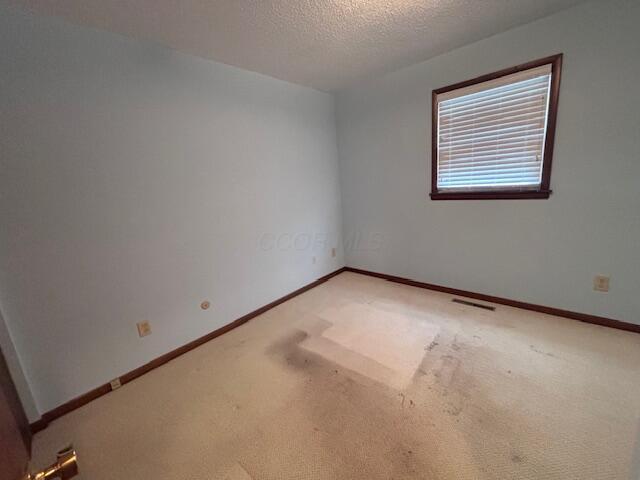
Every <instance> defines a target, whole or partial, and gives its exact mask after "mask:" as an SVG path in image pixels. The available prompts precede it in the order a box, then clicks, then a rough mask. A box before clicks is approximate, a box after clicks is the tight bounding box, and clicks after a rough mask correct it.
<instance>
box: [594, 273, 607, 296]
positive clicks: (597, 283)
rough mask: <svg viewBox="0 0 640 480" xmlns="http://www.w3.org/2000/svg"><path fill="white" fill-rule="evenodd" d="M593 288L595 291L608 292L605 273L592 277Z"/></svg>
mask: <svg viewBox="0 0 640 480" xmlns="http://www.w3.org/2000/svg"><path fill="white" fill-rule="evenodd" d="M593 289H594V290H595V291H596V292H608V291H609V277H608V276H607V275H596V276H595V277H593Z"/></svg>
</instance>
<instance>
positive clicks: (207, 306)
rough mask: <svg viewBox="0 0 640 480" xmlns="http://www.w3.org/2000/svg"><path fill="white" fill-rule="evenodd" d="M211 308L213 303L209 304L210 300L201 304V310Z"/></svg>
mask: <svg viewBox="0 0 640 480" xmlns="http://www.w3.org/2000/svg"><path fill="white" fill-rule="evenodd" d="M209 307H211V302H209V300H205V301H204V302H202V303H201V304H200V308H201V309H202V310H209Z"/></svg>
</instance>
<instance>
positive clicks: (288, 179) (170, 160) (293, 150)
mask: <svg viewBox="0 0 640 480" xmlns="http://www.w3.org/2000/svg"><path fill="white" fill-rule="evenodd" d="M0 45H2V47H1V48H0V71H1V72H2V74H1V75H0V125H1V129H2V134H1V135H0V225H1V226H2V228H1V229H0V306H1V308H2V312H3V315H4V319H5V321H6V323H7V326H8V329H9V331H10V334H11V337H12V338H13V341H14V344H15V349H16V351H17V355H18V357H19V358H20V361H21V363H22V366H23V369H24V373H25V376H26V379H27V381H28V382H29V384H30V387H31V390H32V392H33V396H34V398H35V402H36V405H37V408H38V410H39V411H40V412H41V413H42V412H44V411H47V410H49V409H51V408H53V407H56V406H58V405H59V404H61V403H63V402H65V401H67V400H69V399H71V398H73V397H75V396H77V395H79V394H82V393H84V392H86V391H87V390H89V389H92V388H94V387H96V386H97V385H99V384H101V383H104V382H106V381H109V380H110V379H111V378H113V377H115V376H117V375H120V374H122V373H124V372H127V371H129V370H131V369H133V368H136V367H138V366H140V365H142V364H144V363H145V362H147V361H149V360H151V359H153V358H155V357H157V356H159V355H161V354H163V353H165V352H167V351H169V350H172V349H174V348H176V347H178V346H181V345H183V344H185V343H187V342H189V341H190V340H193V339H195V338H197V337H199V336H202V335H204V334H206V333H208V332H210V331H212V330H214V329H216V328H218V327H221V326H222V325H224V324H226V323H228V322H230V321H232V320H234V319H236V318H238V317H240V316H242V315H244V314H246V313H248V312H250V311H252V310H254V309H256V308H258V307H260V306H262V305H264V304H266V303H269V302H271V301H272V300H275V299H276V298H279V297H281V296H282V295H285V294H287V293H289V292H291V291H293V290H295V289H297V288H299V287H301V286H303V285H305V284H307V283H309V282H311V281H313V280H315V279H316V278H318V277H320V276H322V275H324V274H327V273H329V272H331V271H333V270H335V269H337V268H339V267H341V266H342V265H343V260H342V253H341V251H340V250H339V251H338V256H337V257H336V258H332V257H331V254H330V249H331V247H332V246H334V245H335V246H339V245H341V237H340V229H341V219H340V192H339V186H338V178H337V175H338V164H337V149H336V132H335V117H334V101H333V98H332V97H331V96H330V95H328V94H325V93H321V92H317V91H314V90H311V89H307V88H302V87H298V86H295V85H292V84H288V83H285V82H281V81H277V80H274V79H271V78H268V77H265V76H261V75H257V74H253V73H249V72H245V71H242V70H239V69H236V68H232V67H229V66H226V65H222V64H216V63H213V62H209V61H205V60H200V59H197V58H194V57H190V56H187V55H183V54H179V53H176V52H173V51H170V50H167V49H164V48H161V47H159V46H156V45H154V44H150V43H143V42H138V41H134V40H130V39H126V38H124V37H120V36H117V35H112V34H109V33H103V32H98V31H94V30H90V29H85V28H81V27H76V26H72V25H69V24H65V23H63V22H62V21H58V20H55V19H47V18H40V17H35V16H31V15H28V14H23V13H19V12H17V11H15V10H11V9H8V8H5V7H0ZM265 234H266V235H267V236H266V237H264V235H265ZM282 235H284V236H282ZM295 235H297V237H295V238H296V239H297V244H296V245H295V246H293V247H292V246H291V245H290V240H291V239H292V238H294V237H293V236H295ZM305 235H311V236H313V237H314V242H313V244H312V245H309V244H308V241H307V237H305ZM276 238H280V239H281V242H280V243H279V245H278V246H276V247H274V248H271V246H272V241H273V240H274V239H276ZM318 239H320V240H323V239H326V242H323V241H317V240H318ZM313 255H315V256H317V263H315V264H313V263H312V256H313ZM204 299H209V300H211V302H212V304H213V307H212V308H211V309H210V310H209V311H206V312H205V311H202V310H201V309H200V308H199V305H200V302H201V301H202V300H204ZM143 319H147V320H149V321H150V322H151V326H152V330H153V334H152V335H151V336H149V337H146V338H144V339H139V338H138V336H137V332H136V327H135V323H136V322H137V321H140V320H143ZM32 419H33V415H32Z"/></svg>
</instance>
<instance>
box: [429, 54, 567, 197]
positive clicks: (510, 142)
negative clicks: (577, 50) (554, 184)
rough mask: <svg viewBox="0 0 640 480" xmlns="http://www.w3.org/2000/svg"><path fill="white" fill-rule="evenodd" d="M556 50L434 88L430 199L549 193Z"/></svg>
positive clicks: (556, 86)
mask: <svg viewBox="0 0 640 480" xmlns="http://www.w3.org/2000/svg"><path fill="white" fill-rule="evenodd" d="M561 65H562V55H561V54H560V55H555V56H553V57H548V58H543V59H541V60H536V61H534V62H530V63H527V64H525V65H520V66H517V67H513V68H509V69H506V70H502V71H500V72H495V73H492V74H489V75H484V76H482V77H479V78H476V79H473V80H469V81H466V82H462V83H458V84H455V85H451V86H449V87H444V88H440V89H438V90H434V91H433V105H432V108H433V111H432V122H433V125H432V160H431V161H432V180H431V198H432V199H433V200H464V199H470V200H478V199H518V198H549V194H550V193H551V190H550V189H549V185H550V180H551V157H552V154H553V141H554V133H555V125H556V113H557V107H558V93H559V88H560V69H561Z"/></svg>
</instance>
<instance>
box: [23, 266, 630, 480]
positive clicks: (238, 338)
mask: <svg viewBox="0 0 640 480" xmlns="http://www.w3.org/2000/svg"><path fill="white" fill-rule="evenodd" d="M451 298H452V297H451V296H449V295H445V294H440V293H436V292H430V291H427V290H422V289H418V288H413V287H409V286H404V285H397V284H393V283H389V282H386V281H384V280H379V279H374V278H369V277H365V276H361V275H357V274H353V273H343V274H341V275H339V276H337V277H335V278H333V279H332V280H330V281H329V282H327V283H325V284H323V285H321V286H319V287H317V288H315V289H313V290H310V291H308V292H307V293H305V294H303V295H301V296H299V297H296V298H294V299H293V300H290V301H289V302H286V303H284V304H282V305H280V306H279V307H277V308H275V309H273V310H271V311H269V312H267V313H266V314H264V315H262V316H260V317H258V318H256V319H254V320H252V321H251V322H249V323H248V324H246V325H244V326H242V327H240V328H238V329H236V330H234V331H232V332H230V333H228V334H226V335H223V336H222V337H220V338H218V339H216V340H213V341H212V342H209V343H208V344H206V345H204V346H202V347H200V348H198V349H196V350H194V351H192V352H190V353H188V354H186V355H184V356H182V357H180V358H178V359H176V360H174V361H172V362H170V363H169V364H167V365H165V366H163V367H161V368H159V369H156V370H154V371H153V372H151V373H149V374H147V375H145V376H143V377H141V378H139V379H138V380H136V381H134V382H132V383H130V384H127V385H125V386H124V387H122V388H121V389H119V390H117V391H115V392H112V393H111V394H109V395H107V396H105V397H102V398H100V399H98V400H97V401H95V402H93V403H91V404H89V405H87V406H85V407H83V408H82V409H80V410H77V411H75V412H73V413H71V414H69V415H67V416H65V417H63V418H61V419H59V420H57V421H55V422H54V423H52V424H51V425H50V427H49V428H48V429H47V430H45V431H43V432H41V433H39V434H38V435H36V438H35V444H34V463H35V464H36V465H42V464H44V463H46V462H48V461H49V460H51V459H52V455H53V452H55V451H56V449H58V448H59V447H60V446H62V445H64V444H65V443H67V442H69V441H73V442H74V443H75V446H76V447H77V450H78V453H79V457H80V462H81V463H80V467H81V470H82V472H83V474H82V476H81V478H83V479H85V480H103V479H104V480H106V479H109V480H115V479H118V480H130V479H131V480H137V479H145V480H147V479H149V480H152V479H153V480H164V479H167V480H169V479H171V480H173V479H185V480H186V479H190V480H195V479H228V480H262V479H274V480H275V479H292V480H293V479H295V480H304V479H363V480H364V479H367V480H370V479H385V480H390V479H395V480H399V479H452V480H453V479H456V480H463V479H470V480H471V479H473V480H478V479H501V480H502V479H558V480H570V479H580V480H597V479H616V480H617V479H620V480H628V479H630V478H632V475H635V474H633V473H632V471H633V470H634V465H636V464H637V458H636V455H637V453H636V450H637V449H638V446H637V441H638V432H639V430H638V426H639V419H640V335H637V334H632V333H627V332H621V331H616V330H612V329H608V328H603V327H597V326H593V325H587V324H582V323H579V322H576V321H572V320H567V319H562V318H557V317H552V316H547V315H541V314H536V313H532V312H527V311H522V310H517V309H513V308H509V307H503V306H498V307H497V310H496V311H495V312H490V311H485V310H480V309H476V308H473V307H467V306H464V305H460V304H455V303H452V302H451ZM634 480H635V479H634Z"/></svg>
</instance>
